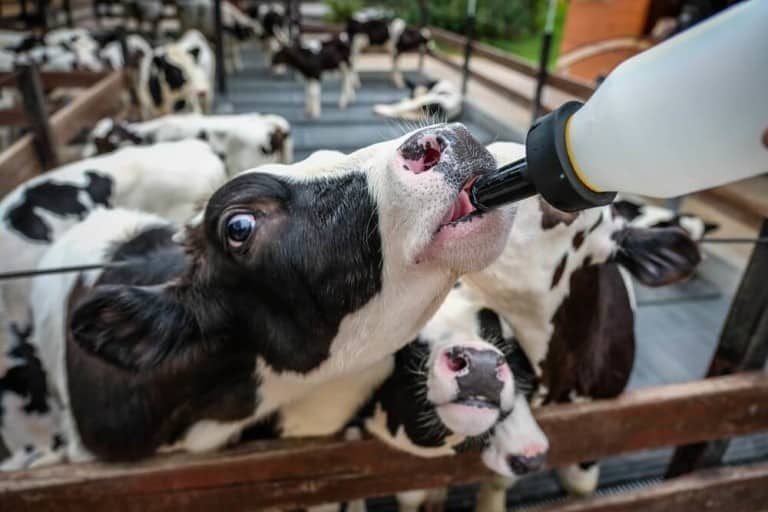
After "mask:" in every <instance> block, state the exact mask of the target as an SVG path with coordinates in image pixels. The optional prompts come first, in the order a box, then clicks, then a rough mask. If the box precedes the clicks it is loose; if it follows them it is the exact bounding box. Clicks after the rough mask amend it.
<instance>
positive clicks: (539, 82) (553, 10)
mask: <svg viewBox="0 0 768 512" xmlns="http://www.w3.org/2000/svg"><path fill="white" fill-rule="evenodd" d="M556 14H557V0H549V6H548V7H547V22H546V24H545V25H544V36H543V37H542V38H541V53H540V54H539V72H538V74H537V75H536V94H535V95H534V98H533V110H532V113H531V124H533V122H534V121H536V119H537V118H538V117H539V116H540V115H541V95H542V93H543V92H544V84H546V83H547V77H548V76H549V73H548V72H547V66H548V64H549V54H550V50H551V48H552V34H553V33H554V31H555V15H556Z"/></svg>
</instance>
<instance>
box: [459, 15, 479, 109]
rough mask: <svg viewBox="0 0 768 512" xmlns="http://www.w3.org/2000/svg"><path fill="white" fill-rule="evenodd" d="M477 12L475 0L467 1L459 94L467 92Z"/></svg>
mask: <svg viewBox="0 0 768 512" xmlns="http://www.w3.org/2000/svg"><path fill="white" fill-rule="evenodd" d="M476 12H477V0H468V2H467V20H466V27H465V30H466V34H465V35H466V42H465V45H464V67H463V68H462V72H461V94H462V96H464V95H466V94H467V82H468V81H469V59H470V58H471V57H472V40H473V39H474V37H475V14H476Z"/></svg>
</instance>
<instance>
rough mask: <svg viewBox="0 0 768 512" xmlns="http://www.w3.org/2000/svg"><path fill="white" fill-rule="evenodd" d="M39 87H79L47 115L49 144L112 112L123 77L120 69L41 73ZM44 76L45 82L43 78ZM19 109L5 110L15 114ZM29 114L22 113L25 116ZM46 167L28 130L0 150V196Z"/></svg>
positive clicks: (63, 141)
mask: <svg viewBox="0 0 768 512" xmlns="http://www.w3.org/2000/svg"><path fill="white" fill-rule="evenodd" d="M40 77H41V80H42V82H43V87H46V83H47V84H48V85H49V86H52V84H55V86H56V87H64V86H67V87H82V86H84V85H88V88H87V89H85V90H84V91H83V92H82V93H80V94H78V95H77V97H76V98H75V99H74V100H73V101H72V102H71V103H69V104H68V105H66V106H65V107H64V108H62V109H60V110H59V111H58V112H56V113H55V114H53V115H52V116H50V118H49V119H48V125H49V126H50V134H51V142H52V144H51V147H55V146H57V145H61V144H66V143H67V142H69V141H70V140H71V139H72V138H73V137H75V136H76V135H77V134H78V132H79V131H80V130H81V129H82V128H85V127H92V126H93V125H94V124H95V123H96V122H97V121H98V120H99V119H101V118H102V117H105V116H108V115H111V114H114V113H115V112H116V111H117V110H119V108H120V106H121V104H122V94H121V92H122V91H123V90H124V89H125V88H126V84H127V80H126V77H125V73H124V72H123V71H113V72H111V73H109V74H103V73H89V74H87V75H84V74H82V73H78V72H76V73H72V74H71V75H70V74H68V73H42V74H41V75H40ZM46 80H47V82H46ZM18 115H21V114H20V113H16V114H9V116H11V117H12V118H13V117H16V116H18ZM28 117H29V114H28V113H27V114H26V115H25V118H28ZM46 170H48V167H46V166H45V165H44V164H43V163H42V162H41V161H40V158H39V154H38V152H37V151H36V149H35V136H34V135H33V134H31V133H29V134H26V135H24V136H22V137H21V138H19V140H17V141H16V142H14V143H13V144H11V145H10V146H9V147H8V148H6V149H5V150H4V151H3V152H2V153H0V197H2V196H4V195H5V194H7V193H8V192H9V191H11V190H13V188H14V187H16V186H17V185H18V184H20V183H22V182H24V181H26V180H28V179H30V178H33V177H35V176H37V175H38V174H40V173H41V172H43V171H46Z"/></svg>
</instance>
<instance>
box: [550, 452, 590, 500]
mask: <svg viewBox="0 0 768 512" xmlns="http://www.w3.org/2000/svg"><path fill="white" fill-rule="evenodd" d="M557 476H558V477H559V478H560V483H561V484H562V485H563V487H564V488H565V490H566V491H568V492H569V493H571V494H575V495H577V496H586V495H588V494H592V493H593V492H595V489H597V483H598V480H599V479H600V465H599V464H598V463H597V462H596V461H591V462H582V463H581V464H574V465H573V466H566V467H564V468H560V469H558V470H557Z"/></svg>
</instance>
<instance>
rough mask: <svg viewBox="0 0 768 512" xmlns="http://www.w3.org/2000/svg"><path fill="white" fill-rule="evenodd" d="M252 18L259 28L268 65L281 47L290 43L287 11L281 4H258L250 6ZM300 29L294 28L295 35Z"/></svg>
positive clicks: (249, 11) (249, 13) (249, 10)
mask: <svg viewBox="0 0 768 512" xmlns="http://www.w3.org/2000/svg"><path fill="white" fill-rule="evenodd" d="M247 12H248V16H250V17H251V18H252V19H253V20H254V21H255V22H256V23H257V26H258V32H259V39H260V41H261V47H262V51H264V53H265V57H266V59H267V60H266V62H267V65H269V64H271V62H272V55H273V54H274V53H275V52H277V51H278V50H279V49H280V46H281V45H287V44H288V43H289V37H288V23H289V20H288V19H287V16H286V15H285V10H284V9H283V6H282V5H280V4H264V3H261V2H259V3H256V4H253V3H252V4H251V5H249V6H248V11H247ZM299 29H300V27H298V26H297V27H294V28H293V30H294V31H295V32H294V33H297V34H298V32H299Z"/></svg>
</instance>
